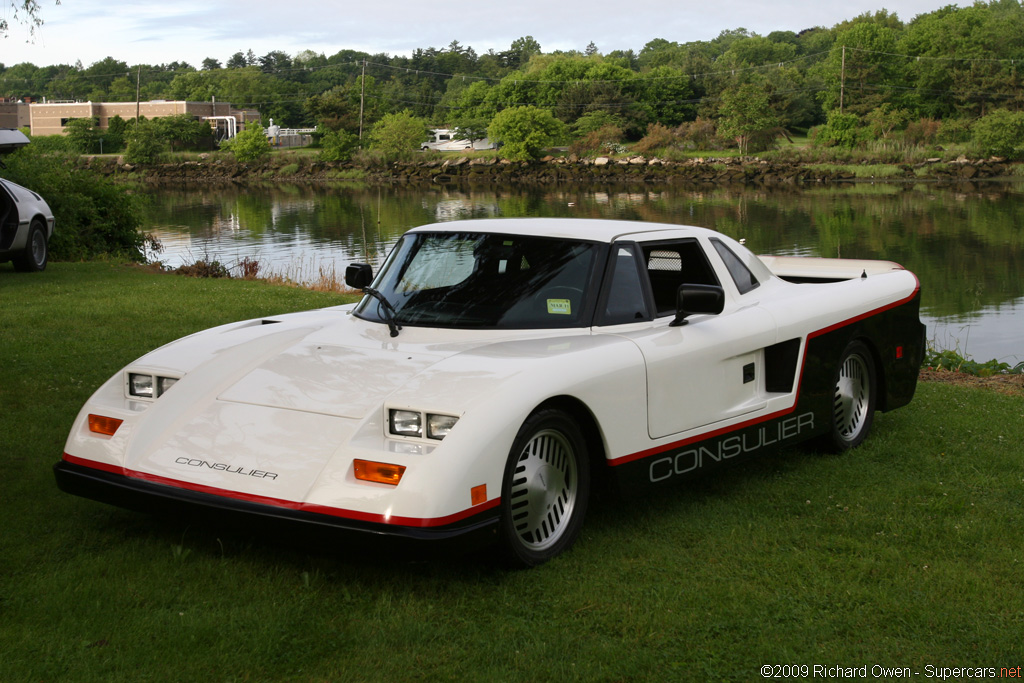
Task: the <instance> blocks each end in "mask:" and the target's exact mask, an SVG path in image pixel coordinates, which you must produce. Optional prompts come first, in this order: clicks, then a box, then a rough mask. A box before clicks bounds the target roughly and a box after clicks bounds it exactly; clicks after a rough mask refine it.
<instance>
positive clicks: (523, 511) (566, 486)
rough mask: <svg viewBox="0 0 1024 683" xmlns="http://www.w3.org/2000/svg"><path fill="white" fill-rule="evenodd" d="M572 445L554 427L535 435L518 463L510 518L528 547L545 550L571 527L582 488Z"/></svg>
mask: <svg viewBox="0 0 1024 683" xmlns="http://www.w3.org/2000/svg"><path fill="white" fill-rule="evenodd" d="M577 457H578V454H577V453H575V452H574V449H573V446H572V444H571V443H570V442H569V440H568V439H566V437H565V435H563V434H562V433H561V432H559V431H556V430H553V429H545V430H543V431H539V432H537V433H536V434H534V435H533V436H532V437H531V438H530V440H529V441H528V442H527V444H526V446H525V447H524V448H523V451H522V453H521V454H520V456H519V460H518V462H517V463H516V466H515V472H514V474H513V479H512V486H511V489H510V497H511V520H512V526H513V529H514V530H515V534H516V536H518V538H519V541H520V542H521V543H522V544H523V546H525V547H526V548H528V549H530V550H534V551H543V550H545V549H547V548H549V547H550V546H552V545H554V544H555V543H557V542H558V540H559V539H560V538H561V537H562V534H563V533H564V532H565V530H566V528H568V526H569V522H570V520H571V519H572V515H573V508H574V507H575V505H576V495H577V491H578V487H579V481H578V476H577V465H576V459H577Z"/></svg>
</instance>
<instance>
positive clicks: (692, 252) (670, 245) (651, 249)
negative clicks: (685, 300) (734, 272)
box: [643, 239, 719, 316]
mask: <svg viewBox="0 0 1024 683" xmlns="http://www.w3.org/2000/svg"><path fill="white" fill-rule="evenodd" d="M643 253H644V260H645V261H646V262H647V276H648V278H650V281H651V291H652V292H653V293H654V304H655V306H656V308H657V309H658V315H659V316H663V315H672V314H674V313H675V312H676V292H678V291H679V285H681V284H683V283H687V284H697V285H717V284H719V282H718V278H717V277H715V271H714V270H712V268H711V264H710V263H708V259H707V256H705V255H704V250H703V249H702V248H701V246H700V244H699V243H698V242H697V240H695V239H688V240H681V241H679V242H659V243H652V244H645V245H643Z"/></svg>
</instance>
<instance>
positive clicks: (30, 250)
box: [13, 218, 50, 273]
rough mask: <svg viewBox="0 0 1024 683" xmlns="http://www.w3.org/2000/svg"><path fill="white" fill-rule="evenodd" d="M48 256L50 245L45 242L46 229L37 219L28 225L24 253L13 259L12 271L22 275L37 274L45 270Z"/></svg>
mask: <svg viewBox="0 0 1024 683" xmlns="http://www.w3.org/2000/svg"><path fill="white" fill-rule="evenodd" d="M49 256H50V245H49V244H48V243H47V241H46V227H45V226H44V225H43V222H42V221H41V220H39V219H38V218H37V219H36V220H34V221H32V224H31V225H29V228H28V241H27V242H26V243H25V251H23V252H21V254H19V255H18V256H16V257H15V258H14V259H13V261H14V269H15V270H17V271H19V272H22V273H38V272H39V271H41V270H46V263H47V261H48V260H49Z"/></svg>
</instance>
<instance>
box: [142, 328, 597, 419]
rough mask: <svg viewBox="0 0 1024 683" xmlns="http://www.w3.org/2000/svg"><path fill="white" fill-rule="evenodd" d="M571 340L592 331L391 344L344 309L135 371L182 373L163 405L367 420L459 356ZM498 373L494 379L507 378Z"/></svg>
mask: <svg viewBox="0 0 1024 683" xmlns="http://www.w3.org/2000/svg"><path fill="white" fill-rule="evenodd" d="M268 323H273V324H268ZM567 333H568V334H569V335H572V336H579V335H581V334H582V335H586V334H587V331H585V330H551V331H548V332H544V331H542V332H538V331H536V330H505V331H493V330H483V331H467V330H445V329H434V328H417V327H406V328H405V329H403V330H402V332H401V333H400V334H399V335H398V336H397V337H391V336H390V335H389V334H388V328H387V326H386V325H382V324H378V323H371V322H366V321H363V320H360V319H359V318H356V317H355V316H353V315H352V314H351V313H350V312H349V311H348V310H345V309H340V308H339V309H325V310H324V311H317V312H310V313H304V314H292V315H287V316H281V317H280V318H277V319H273V320H266V321H257V322H255V323H252V322H250V323H247V324H243V325H240V326H239V327H237V328H232V327H230V326H228V327H226V328H219V329H218V330H212V331H208V332H201V333H199V334H197V335H193V336H192V337H188V338H186V339H184V340H181V341H179V342H175V343H172V344H169V345H168V346H166V347H163V348H162V349H158V350H156V351H154V352H152V353H150V354H148V355H146V356H144V357H143V358H141V359H139V361H138V362H137V363H136V364H135V365H136V366H139V367H146V368H156V369H157V372H158V373H159V369H160V368H167V369H169V370H170V371H171V372H172V373H174V374H181V375H184V376H183V377H182V379H181V380H180V382H179V384H178V385H176V386H175V388H174V390H173V391H172V392H169V393H168V394H167V396H166V397H164V398H161V399H160V400H159V401H157V403H158V404H159V403H162V402H163V401H164V400H165V398H166V399H170V398H171V396H172V394H175V393H176V394H179V395H180V394H185V393H188V394H190V395H191V399H190V400H192V401H197V400H198V401H203V400H217V401H220V402H227V403H234V404H244V405H252V406H262V407H267V408H276V409H282V410H289V411H297V412H303V413H311V414H319V415H327V416H332V417H340V418H349V419H355V420H361V419H363V418H365V417H366V416H367V415H368V414H369V413H370V412H371V411H374V410H377V409H379V407H380V406H381V404H382V403H383V402H384V401H386V399H387V398H388V396H390V395H392V394H393V393H394V392H395V391H396V390H398V389H400V388H401V387H403V386H405V385H407V384H408V383H409V382H410V380H411V379H412V378H414V377H415V376H417V375H419V374H421V373H424V372H425V371H427V370H428V369H430V368H431V367H433V366H435V365H436V364H438V363H441V362H442V361H445V360H446V359H449V358H452V357H453V356H457V355H460V354H465V353H467V352H470V351H475V350H479V349H481V348H483V347H489V346H494V345H498V346H501V347H507V346H508V342H512V343H513V345H514V343H515V342H516V341H528V340H535V339H537V338H542V339H543V338H546V337H548V338H549V337H554V336H565V335H566V334H567ZM513 365H515V364H513ZM493 370H494V374H492V375H490V379H492V380H493V379H497V378H498V375H500V374H501V370H500V369H498V368H496V367H495V368H493ZM515 371H516V368H515V367H510V368H509V372H510V373H512V372H515Z"/></svg>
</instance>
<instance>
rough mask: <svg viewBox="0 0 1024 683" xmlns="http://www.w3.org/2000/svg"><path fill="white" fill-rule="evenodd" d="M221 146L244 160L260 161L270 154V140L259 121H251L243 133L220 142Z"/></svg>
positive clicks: (236, 157)
mask: <svg viewBox="0 0 1024 683" xmlns="http://www.w3.org/2000/svg"><path fill="white" fill-rule="evenodd" d="M220 146H221V149H226V150H228V151H230V152H231V153H232V154H234V155H235V159H237V160H238V161H242V162H249V161H259V160H260V159H263V158H265V157H267V156H270V140H268V139H267V134H266V131H264V130H263V126H262V125H260V122H259V121H251V122H249V123H248V124H246V126H245V129H244V130H243V131H242V132H241V133H239V134H238V135H236V136H235V137H233V138H231V139H230V140H225V141H224V142H222V143H220Z"/></svg>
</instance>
